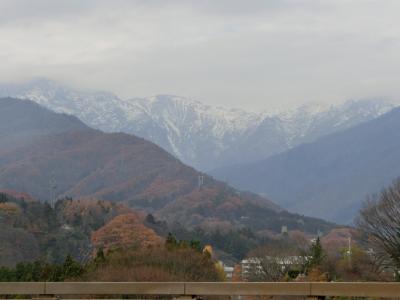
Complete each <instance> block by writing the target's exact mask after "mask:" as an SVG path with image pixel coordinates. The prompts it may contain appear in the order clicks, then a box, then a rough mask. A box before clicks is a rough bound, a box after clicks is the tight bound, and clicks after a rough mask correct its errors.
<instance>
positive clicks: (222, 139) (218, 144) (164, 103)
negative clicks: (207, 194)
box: [0, 79, 393, 170]
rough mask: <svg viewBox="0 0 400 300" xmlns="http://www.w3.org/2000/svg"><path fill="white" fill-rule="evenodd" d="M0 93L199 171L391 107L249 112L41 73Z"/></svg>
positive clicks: (267, 152) (262, 154)
mask: <svg viewBox="0 0 400 300" xmlns="http://www.w3.org/2000/svg"><path fill="white" fill-rule="evenodd" d="M0 96H13V97H19V98H28V99H31V100H33V101H35V102H37V103H39V104H41V105H43V106H45V107H47V108H49V109H52V110H54V111H57V112H64V113H69V114H73V115H75V116H77V117H78V118H80V119H81V120H82V121H84V122H85V123H87V124H88V125H90V126H92V127H94V128H98V129H101V130H103V131H106V132H115V131H122V132H127V133H131V134H135V135H138V136H141V137H143V138H145V139H148V140H150V141H152V142H154V143H156V144H158V145H159V146H161V147H163V148H164V149H166V150H167V151H169V152H171V153H173V154H174V155H176V156H177V157H178V158H179V159H181V160H182V161H183V162H185V163H187V164H189V165H191V166H194V167H196V168H198V169H200V170H210V169H215V168H218V167H223V166H226V165H233V164H240V163H245V162H250V161H256V160H259V159H264V158H266V157H269V156H271V155H273V154H277V153H280V152H282V151H285V150H287V149H290V148H292V147H294V146H296V145H299V144H301V143H304V142H311V141H313V140H315V139H316V138H318V137H320V136H323V135H326V134H329V133H332V132H335V131H338V130H342V129H346V128H349V127H351V126H354V125H356V124H358V123H361V122H364V121H368V120H370V119H373V118H376V117H377V116H379V115H381V114H383V113H385V112H387V111H389V110H390V109H392V108H393V105H392V104H390V103H386V102H384V101H381V100H379V99H373V100H360V101H349V102H346V103H344V104H343V105H338V106H326V105H321V104H310V105H304V106H301V107H299V108H293V109H291V110H288V111H286V112H275V113H270V112H263V113H251V112H246V111H244V110H240V109H226V108H220V107H213V106H209V105H205V104H202V103H200V102H197V101H194V100H191V99H187V98H183V97H179V96H171V95H158V96H154V97H150V98H133V99H121V98H119V97H117V96H116V95H114V94H112V93H109V92H87V91H78V90H74V89H72V88H69V87H66V86H64V85H62V84H59V83H57V82H54V81H51V80H47V79H36V80H32V81H30V82H27V83H23V84H14V85H10V84H0Z"/></svg>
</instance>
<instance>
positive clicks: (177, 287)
mask: <svg viewBox="0 0 400 300" xmlns="http://www.w3.org/2000/svg"><path fill="white" fill-rule="evenodd" d="M0 295H40V298H51V297H53V296H54V295H58V296H62V295H91V296H92V295H154V296H156V295H171V296H194V295H198V296H208V295H215V296H219V295H227V296H239V295H241V296H283V295H286V296H304V297H309V298H315V297H318V296H347V297H381V298H394V297H400V283H395V282H391V283H389V282H0Z"/></svg>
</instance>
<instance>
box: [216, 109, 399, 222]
mask: <svg viewBox="0 0 400 300" xmlns="http://www.w3.org/2000/svg"><path fill="white" fill-rule="evenodd" d="M213 174H214V175H215V176H216V177H217V178H220V179H223V180H226V181H227V182H229V183H230V184H232V185H234V186H235V187H237V188H241V189H245V190H251V191H253V192H257V193H259V194H261V195H268V197H271V198H272V199H274V201H277V203H278V204H280V205H282V206H283V207H285V208H287V209H290V210H292V211H296V212H298V213H303V214H307V215H312V216H318V217H322V218H325V219H328V220H333V221H336V222H342V223H346V222H351V221H352V219H353V217H354V216H355V215H356V213H357V210H358V209H359V208H360V206H361V203H362V201H363V200H365V199H366V197H367V195H369V194H374V193H378V192H379V191H380V190H381V189H382V188H383V187H384V186H385V185H388V184H390V183H391V181H393V180H394V179H395V178H397V177H399V176H400V108H395V109H393V110H392V111H390V112H388V113H386V114H384V115H382V116H380V117H379V118H376V119H374V120H371V121H369V122H365V123H362V124H360V125H358V126H355V127H352V128H349V129H347V130H344V131H341V132H337V133H334V134H331V135H328V136H325V137H322V138H320V139H317V140H316V141H314V142H312V143H308V144H303V145H300V146H297V147H295V148H293V149H291V150H289V151H286V152H284V153H281V154H279V155H276V156H273V157H270V158H268V159H266V160H262V161H258V162H255V163H250V164H242V165H237V166H234V167H227V168H222V169H219V170H215V172H214V173H213Z"/></svg>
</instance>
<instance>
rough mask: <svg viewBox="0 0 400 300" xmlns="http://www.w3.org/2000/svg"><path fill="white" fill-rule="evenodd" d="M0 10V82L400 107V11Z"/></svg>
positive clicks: (197, 4)
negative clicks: (363, 101)
mask: <svg viewBox="0 0 400 300" xmlns="http://www.w3.org/2000/svg"><path fill="white" fill-rule="evenodd" d="M381 3H382V2H380V1H361V0H352V1H349V0H337V1H322V0H321V1H317V0H316V1H312V0H293V1H288V0H282V1H278V0H272V1H236V0H229V1H228V0H223V1H211V0H210V1H177V0H173V1H119V0H117V1H102V0H98V1H66V0H65V1H49V0H46V1H41V0H38V1H28V0H27V1H21V0H13V1H9V0H3V1H1V2H0V60H1V61H2V68H1V69H0V80H5V81H13V80H22V79H27V78H29V77H35V76H45V77H51V78H55V79H58V80H61V81H66V82H67V83H70V84H73V85H79V86H82V87H89V88H101V89H109V90H112V91H114V92H116V93H118V94H120V95H122V96H126V97H133V96H147V95H152V94H157V93H170V94H181V95H184V96H191V97H195V98H198V99H200V100H203V101H205V102H208V103H214V104H220V105H227V106H242V107H245V108H251V109H260V108H268V107H271V106H289V105H296V104H299V103H302V102H306V101H310V100H312V101H324V102H336V101H341V100H345V99H347V98H358V97H368V96H376V95H379V96H380V95H382V96H389V97H395V98H397V96H398V94H399V92H400V88H399V87H398V84H397V82H396V81H397V78H398V77H399V71H398V70H400V68H399V67H400V57H399V56H398V53H399V50H400V43H399V42H398V41H399V40H400V26H399V25H400V21H399V19H398V17H397V12H398V11H399V9H400V3H399V2H397V1H385V5H382V4H381Z"/></svg>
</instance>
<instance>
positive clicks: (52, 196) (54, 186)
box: [49, 172, 57, 208]
mask: <svg viewBox="0 0 400 300" xmlns="http://www.w3.org/2000/svg"><path fill="white" fill-rule="evenodd" d="M49 185H50V199H49V200H50V206H51V208H54V207H55V204H56V191H57V181H56V179H55V175H54V172H53V173H51V176H50V181H49Z"/></svg>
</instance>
